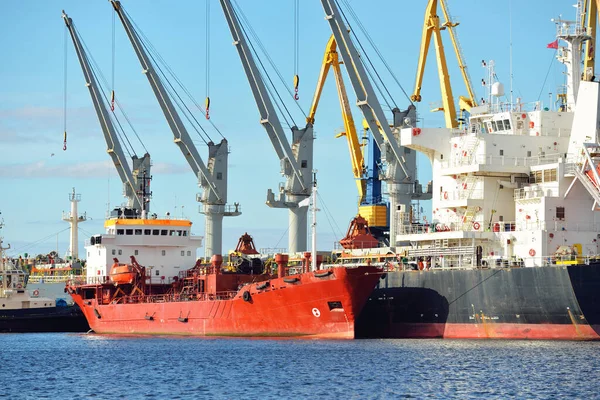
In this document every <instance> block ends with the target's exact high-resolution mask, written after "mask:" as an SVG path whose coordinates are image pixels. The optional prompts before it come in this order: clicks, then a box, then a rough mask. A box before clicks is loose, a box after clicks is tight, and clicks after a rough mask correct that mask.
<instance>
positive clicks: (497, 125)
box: [496, 121, 504, 131]
mask: <svg viewBox="0 0 600 400" xmlns="http://www.w3.org/2000/svg"><path fill="white" fill-rule="evenodd" d="M496 127H497V128H498V130H499V131H503V130H504V125H503V124H502V121H496Z"/></svg>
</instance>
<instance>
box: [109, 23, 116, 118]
mask: <svg viewBox="0 0 600 400" xmlns="http://www.w3.org/2000/svg"><path fill="white" fill-rule="evenodd" d="M111 13H112V17H113V18H112V77H111V79H112V85H111V91H110V111H112V112H114V111H115V43H116V41H115V17H116V14H117V13H114V12H111Z"/></svg>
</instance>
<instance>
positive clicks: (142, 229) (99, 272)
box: [85, 215, 203, 283]
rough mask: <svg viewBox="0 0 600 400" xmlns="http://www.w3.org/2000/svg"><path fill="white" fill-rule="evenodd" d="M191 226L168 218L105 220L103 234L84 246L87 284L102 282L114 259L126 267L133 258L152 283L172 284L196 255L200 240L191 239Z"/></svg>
mask: <svg viewBox="0 0 600 400" xmlns="http://www.w3.org/2000/svg"><path fill="white" fill-rule="evenodd" d="M191 226H192V222H191V221H190V220H187V219H177V218H173V217H171V216H168V217H166V218H158V217H156V215H154V216H152V217H151V218H143V219H141V218H123V217H122V215H121V217H113V218H109V219H107V220H106V221H105V223H104V227H105V228H106V233H104V234H102V235H94V236H92V237H91V238H90V240H89V241H87V242H86V246H85V249H86V253H87V266H86V270H87V278H88V281H98V279H100V280H102V279H106V277H108V276H109V274H110V269H111V267H112V265H113V264H114V263H115V261H114V259H115V258H116V259H117V260H118V261H119V262H120V263H130V256H134V257H135V258H136V260H137V261H138V263H139V264H140V265H143V266H145V267H146V268H147V269H148V270H149V273H150V274H151V277H152V278H151V281H152V283H169V282H172V281H173V279H174V277H177V276H178V275H179V272H180V271H183V270H185V269H189V268H190V267H192V266H193V265H194V264H195V263H196V251H197V250H198V248H200V247H201V246H202V239H203V238H202V236H195V235H192V233H191ZM175 279H177V278H175Z"/></svg>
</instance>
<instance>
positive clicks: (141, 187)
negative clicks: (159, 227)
mask: <svg viewBox="0 0 600 400" xmlns="http://www.w3.org/2000/svg"><path fill="white" fill-rule="evenodd" d="M62 17H63V19H64V21H65V24H66V25H67V28H68V29H69V33H70V34H71V38H72V39H73V45H74V46H75V51H76V52H77V57H78V58H79V63H80V64H81V69H82V70H83V75H84V78H85V82H86V83H85V85H86V86H87V87H88V89H89V91H90V95H91V96H92V103H93V104H94V108H95V110H96V114H97V115H98V120H99V121H100V126H101V128H102V132H103V133H104V139H105V140H106V144H107V146H108V148H107V150H106V151H107V153H108V154H109V155H110V157H111V159H112V161H113V163H114V165H115V168H116V169H117V172H118V174H119V177H120V178H121V182H123V187H124V189H125V190H124V192H125V197H126V198H127V210H126V211H125V216H129V217H135V216H137V214H139V213H141V217H142V218H145V217H146V215H147V214H148V213H149V211H150V197H151V192H150V191H149V188H148V182H149V179H150V155H149V154H148V153H146V154H144V156H143V157H142V158H138V157H137V156H136V155H134V156H133V157H132V164H133V171H132V170H131V168H130V167H129V164H128V163H127V159H126V158H125V154H124V153H123V148H122V147H121V143H120V142H119V138H118V135H117V132H116V130H115V126H114V124H113V121H112V119H111V115H110V112H109V111H108V108H107V106H106V104H105V102H104V101H103V98H102V92H101V91H100V88H99V87H98V84H97V82H96V78H95V76H94V72H93V70H92V67H91V65H90V62H89V59H88V56H87V54H86V52H85V49H84V48H83V46H82V45H81V40H80V39H79V34H78V33H77V30H76V29H75V25H74V24H73V20H72V19H71V18H69V16H68V15H67V14H66V13H65V12H64V11H63V13H62Z"/></svg>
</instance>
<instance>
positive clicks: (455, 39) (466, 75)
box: [440, 0, 600, 111]
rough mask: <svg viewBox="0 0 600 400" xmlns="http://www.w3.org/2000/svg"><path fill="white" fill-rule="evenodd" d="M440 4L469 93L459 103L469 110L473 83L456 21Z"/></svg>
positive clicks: (474, 104)
mask: <svg viewBox="0 0 600 400" xmlns="http://www.w3.org/2000/svg"><path fill="white" fill-rule="evenodd" d="M592 1H593V0H592ZM596 1H600V0H596ZM440 5H441V6H442V12H443V13H444V18H445V19H446V22H445V23H444V26H445V27H447V28H448V32H449V33H450V39H451V40H452V46H453V47H454V53H456V59H457V60H458V67H459V68H460V73H461V74H462V77H463V81H464V82H465V86H466V87H467V92H468V93H469V98H468V99H466V98H465V97H463V96H460V99H459V103H460V106H461V109H466V110H467V111H470V110H471V107H476V106H477V100H476V99H475V90H473V84H472V83H471V78H469V72H468V71H467V64H465V61H464V56H463V54H462V50H461V47H460V42H459V41H458V35H457V34H456V32H455V31H454V28H455V27H456V26H458V23H454V22H452V21H451V20H450V12H449V11H448V6H447V5H446V1H445V0H440Z"/></svg>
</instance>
